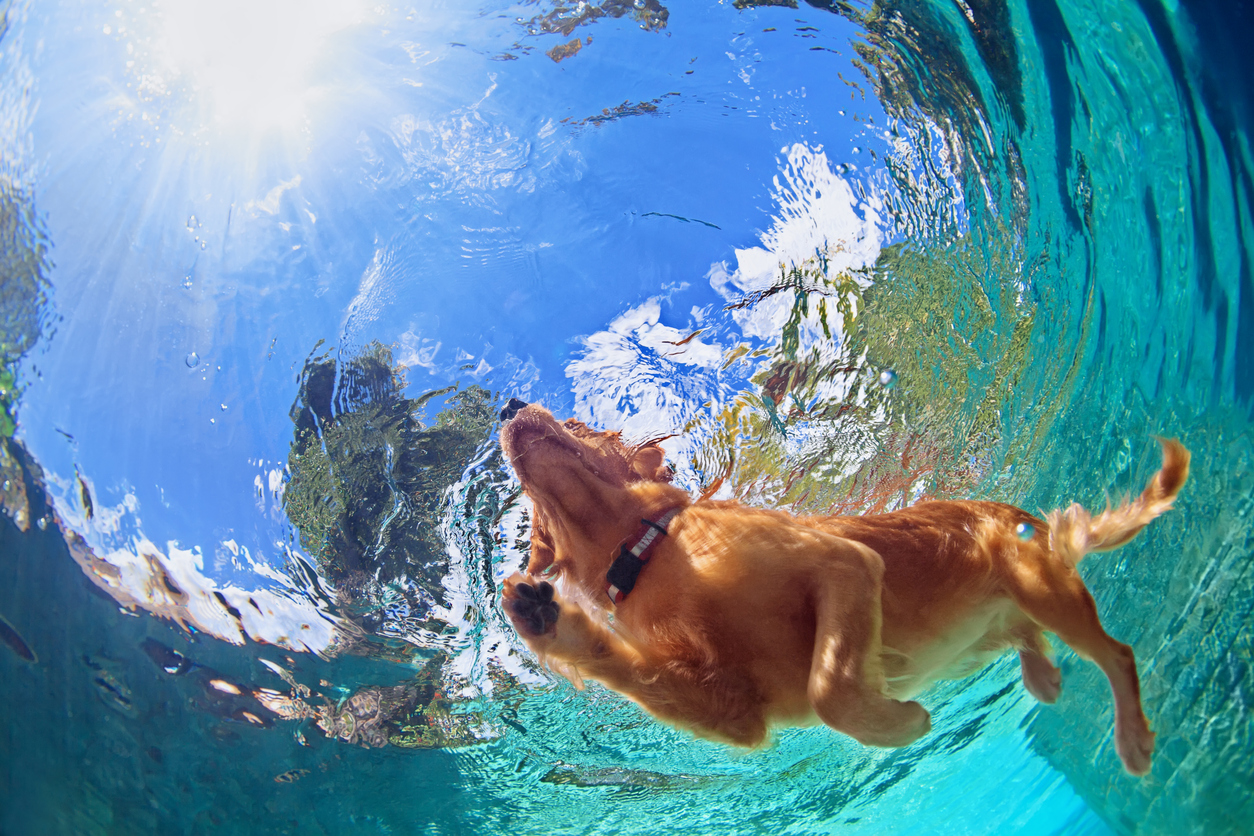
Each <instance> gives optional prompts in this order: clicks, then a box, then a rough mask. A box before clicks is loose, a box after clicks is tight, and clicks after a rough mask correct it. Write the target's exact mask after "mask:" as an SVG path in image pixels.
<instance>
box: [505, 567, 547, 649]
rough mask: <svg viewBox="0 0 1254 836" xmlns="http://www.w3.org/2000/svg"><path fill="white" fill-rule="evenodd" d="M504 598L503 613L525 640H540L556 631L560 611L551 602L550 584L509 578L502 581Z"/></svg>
mask: <svg viewBox="0 0 1254 836" xmlns="http://www.w3.org/2000/svg"><path fill="white" fill-rule="evenodd" d="M504 598H505V612H506V613H507V614H508V615H509V618H510V621H512V622H514V628H515V629H516V630H518V632H519V633H521V634H522V635H523V636H524V637H529V638H539V637H540V636H544V635H546V634H549V633H555V632H556V627H557V617H558V615H559V614H560V612H561V609H560V608H559V607H558V605H557V602H556V601H554V600H553V584H551V583H549V582H548V581H540V582H538V583H530V582H528V581H525V580H514V579H513V578H511V579H509V580H507V581H506V582H505V593H504Z"/></svg>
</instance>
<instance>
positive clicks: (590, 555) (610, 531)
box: [552, 482, 692, 605]
mask: <svg viewBox="0 0 1254 836" xmlns="http://www.w3.org/2000/svg"><path fill="white" fill-rule="evenodd" d="M616 499H618V501H617V502H615V503H614V505H613V506H612V507H611V508H607V509H606V511H607V512H612V513H607V514H606V515H605V516H603V517H601V518H599V519H596V520H584V521H571V522H572V523H574V524H572V525H570V526H567V527H564V530H562V531H560V532H558V531H554V532H552V534H553V537H554V545H555V546H556V557H557V559H556V561H555V563H554V566H555V568H556V571H557V572H558V573H560V574H562V575H564V576H565V577H567V578H569V580H570V581H572V582H573V583H575V584H576V585H577V586H579V588H580V589H581V590H582V591H583V592H584V593H585V594H586V595H587V596H588V598H589V599H590V600H593V601H597V602H598V603H601V604H604V605H608V603H609V599H608V598H607V597H606V595H605V574H606V572H608V571H609V568H610V565H611V564H612V563H613V562H614V559H615V558H616V557H617V556H618V553H619V548H620V547H621V546H622V544H623V543H624V542H625V541H627V540H628V539H629V538H631V537H632V536H633V535H634V534H635V533H636V532H637V531H638V530H639V528H640V521H641V520H642V519H658V518H660V517H661V516H662V515H663V514H665V513H666V512H667V511H670V510H672V509H675V508H685V507H687V506H688V505H691V504H692V498H691V497H690V496H689V495H688V494H687V493H686V492H684V491H682V490H680V489H679V488H674V487H671V486H670V485H666V484H662V483H658V482H639V483H635V484H632V485H629V486H627V487H626V488H624V489H623V490H622V491H621V496H620V497H616Z"/></svg>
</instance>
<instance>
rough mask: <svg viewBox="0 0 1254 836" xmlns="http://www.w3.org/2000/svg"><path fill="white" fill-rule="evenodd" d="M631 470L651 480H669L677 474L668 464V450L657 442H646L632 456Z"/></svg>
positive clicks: (642, 477)
mask: <svg viewBox="0 0 1254 836" xmlns="http://www.w3.org/2000/svg"><path fill="white" fill-rule="evenodd" d="M631 470H632V472H633V473H635V474H636V475H637V476H639V477H640V478H641V479H645V480H647V481H650V482H669V481H670V480H671V478H672V477H673V476H674V475H675V474H674V473H672V472H671V469H670V468H669V467H667V466H666V451H665V450H663V449H662V448H661V447H659V446H657V445H656V444H652V443H650V444H646V445H645V446H643V447H641V448H640V449H639V450H637V451H636V452H635V454H634V455H633V456H632V457H631Z"/></svg>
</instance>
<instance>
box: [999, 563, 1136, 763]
mask: <svg viewBox="0 0 1254 836" xmlns="http://www.w3.org/2000/svg"><path fill="white" fill-rule="evenodd" d="M1037 552H1038V554H1037V555H1036V556H1033V555H1031V554H1030V553H1028V554H1022V555H1021V556H1020V559H1019V560H1018V561H1016V562H1015V564H1014V565H1015V571H1014V572H1013V573H1012V574H1011V575H1010V577H1009V579H1008V580H1009V586H1010V588H1009V590H1008V591H1009V593H1010V595H1011V597H1012V598H1013V599H1014V601H1015V603H1016V604H1018V605H1019V608H1020V609H1021V610H1022V611H1023V612H1024V613H1025V614H1026V615H1027V616H1028V617H1029V618H1031V619H1032V620H1033V621H1035V622H1036V623H1037V624H1038V625H1040V626H1041V627H1042V628H1044V629H1046V630H1049V631H1050V632H1052V633H1054V634H1056V635H1057V636H1058V638H1060V639H1062V641H1063V642H1065V643H1066V644H1067V645H1068V646H1069V647H1070V648H1071V649H1072V650H1074V651H1075V652H1076V653H1078V654H1080V656H1082V657H1084V658H1086V659H1089V660H1091V661H1093V662H1095V663H1096V664H1097V666H1098V667H1100V668H1101V669H1102V672H1103V673H1105V674H1106V678H1107V679H1109V680H1110V690H1111V693H1112V694H1113V695H1114V700H1115V751H1116V752H1117V753H1118V754H1119V759H1120V760H1121V761H1123V765H1124V768H1126V769H1127V770H1128V772H1130V773H1132V774H1133V775H1144V774H1145V773H1147V772H1149V768H1150V757H1151V755H1152V754H1153V752H1154V733H1153V732H1151V731H1150V729H1149V723H1148V721H1146V719H1145V712H1144V711H1143V710H1142V708H1141V685H1140V680H1139V679H1138V678H1137V672H1136V659H1135V658H1134V656H1133V653H1132V648H1130V647H1128V645H1126V644H1124V643H1122V642H1119V641H1116V640H1115V639H1113V638H1111V637H1110V635H1108V634H1107V633H1106V631H1105V629H1103V628H1102V624H1101V620H1100V619H1099V618H1098V615H1097V604H1096V603H1095V602H1094V601H1093V596H1092V595H1090V594H1089V591H1088V589H1087V588H1086V587H1085V586H1084V581H1083V579H1082V578H1081V577H1080V575H1079V573H1078V572H1077V571H1076V570H1075V569H1074V568H1073V567H1072V566H1070V565H1069V564H1067V563H1065V562H1064V561H1062V560H1059V559H1057V558H1055V557H1054V556H1053V555H1052V554H1051V553H1049V552H1045V551H1044V550H1039V549H1038V550H1037ZM1022 658H1023V656H1022V654H1021V655H1020V659H1022ZM1042 660H1043V657H1042ZM1029 666H1031V668H1032V669H1035V668H1036V667H1038V666H1037V664H1036V662H1035V660H1033V661H1030V662H1029V664H1028V665H1025V666H1024V669H1023V670H1024V681H1025V683H1026V682H1027V680H1028V678H1029V676H1030V674H1029V669H1030V667H1029ZM1051 667H1052V665H1051ZM1028 688H1029V690H1032V686H1031V685H1029V686H1028ZM1033 693H1035V692H1033Z"/></svg>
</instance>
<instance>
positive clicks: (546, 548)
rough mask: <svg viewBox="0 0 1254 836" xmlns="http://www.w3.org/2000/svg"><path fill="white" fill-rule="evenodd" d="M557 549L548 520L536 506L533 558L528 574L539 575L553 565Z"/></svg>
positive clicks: (529, 562) (533, 528) (532, 527)
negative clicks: (554, 546) (554, 545)
mask: <svg viewBox="0 0 1254 836" xmlns="http://www.w3.org/2000/svg"><path fill="white" fill-rule="evenodd" d="M556 559H557V551H556V550H555V549H554V548H553V537H552V536H551V535H550V534H549V527H548V522H547V520H545V518H544V514H542V513H541V512H540V508H539V507H538V506H537V507H535V509H534V511H533V512H532V517H531V559H530V560H529V561H527V574H528V575H533V576H535V575H539V574H541V573H542V572H544V571H546V570H547V569H548V568H549V567H550V566H552V565H553V561H554V560H556Z"/></svg>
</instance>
